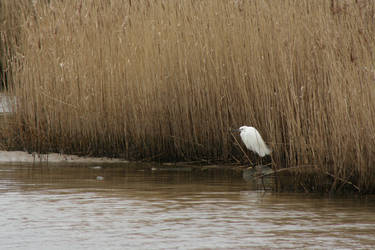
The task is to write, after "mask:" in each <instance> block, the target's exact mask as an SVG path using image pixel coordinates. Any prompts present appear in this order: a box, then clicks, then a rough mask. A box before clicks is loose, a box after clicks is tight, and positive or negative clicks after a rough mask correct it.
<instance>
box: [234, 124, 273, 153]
mask: <svg viewBox="0 0 375 250" xmlns="http://www.w3.org/2000/svg"><path fill="white" fill-rule="evenodd" d="M234 131H238V132H240V136H241V139H242V141H243V143H244V144H245V146H246V147H247V148H248V149H249V150H251V151H253V152H255V153H257V154H258V155H259V156H260V157H264V156H266V155H269V154H271V152H272V151H271V150H270V149H269V148H268V147H267V145H266V143H265V142H264V141H263V139H262V136H260V134H259V132H258V130H256V128H254V127H248V126H242V127H240V128H239V129H235V130H234Z"/></svg>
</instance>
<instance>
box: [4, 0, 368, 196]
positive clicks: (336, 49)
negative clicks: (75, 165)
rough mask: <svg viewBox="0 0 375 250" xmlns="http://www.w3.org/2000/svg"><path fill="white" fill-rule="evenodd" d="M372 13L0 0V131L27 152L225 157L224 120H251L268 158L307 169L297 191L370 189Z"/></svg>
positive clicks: (238, 0)
mask: <svg viewBox="0 0 375 250" xmlns="http://www.w3.org/2000/svg"><path fill="white" fill-rule="evenodd" d="M374 10H375V3H374V2H373V1H371V0H357V1H354V0H345V1H334V0H331V1H328V0H316V1H310V0H286V1H271V0H262V1H260V0H254V1H245V0H233V1H219V0H212V1H194V0H187V1H172V0H171V1H169V0H167V1H156V0H155V1H152V0H150V1H146V0H144V1H131V0H126V1H125V0H124V1H120V0H109V1H99V0H94V1H76V0H66V1H53V0H52V1H21V0H4V1H2V3H1V12H2V13H1V16H2V17H4V18H5V20H6V22H4V21H3V20H2V24H1V25H2V26H1V39H2V44H3V48H2V50H3V52H4V53H3V54H6V55H7V57H6V60H4V65H5V66H4V68H6V69H8V70H9V72H8V75H9V76H11V79H12V82H11V84H12V89H11V94H13V95H15V96H16V98H17V102H16V113H15V114H14V119H15V120H14V121H13V122H12V123H9V124H11V125H10V126H9V127H8V128H7V130H3V131H6V132H5V133H4V132H3V135H2V137H4V138H6V140H7V143H8V144H9V145H12V146H16V147H19V148H25V149H28V150H36V151H38V152H47V151H55V152H61V151H64V152H66V153H79V154H89V155H107V156H116V157H124V158H127V159H159V160H197V159H208V160H218V161H227V162H229V161H231V160H232V159H241V160H242V161H245V160H246V157H245V156H243V154H242V152H241V150H240V149H239V148H238V145H236V144H235V142H234V140H233V138H232V136H231V134H230V132H229V129H230V128H237V127H239V126H242V125H251V126H254V127H256V128H257V129H258V130H259V131H260V132H261V134H262V136H263V137H264V139H265V141H266V142H267V143H268V145H269V146H270V147H271V148H272V149H273V153H272V159H273V162H274V163H275V168H277V169H280V168H284V167H288V166H291V167H295V166H302V165H314V166H316V167H315V170H316V171H315V172H314V174H313V175H311V174H309V173H306V171H304V170H303V167H301V168H300V171H297V173H296V174H295V175H294V176H295V177H294V178H295V183H296V188H302V187H303V188H304V189H307V190H309V191H330V190H331V191H332V190H333V191H335V190H340V189H345V188H346V184H345V181H346V182H350V183H354V184H355V185H356V186H357V187H358V188H360V190H361V191H362V192H375V181H374V180H375V159H374V155H375V126H374V125H375V122H374V121H375V56H374V53H375V51H374V48H375V22H374ZM253 161H256V158H253ZM326 173H328V174H329V175H330V176H328V175H327V174H326ZM327 180H328V182H329V185H326V184H324V183H326V182H327ZM340 180H345V181H340Z"/></svg>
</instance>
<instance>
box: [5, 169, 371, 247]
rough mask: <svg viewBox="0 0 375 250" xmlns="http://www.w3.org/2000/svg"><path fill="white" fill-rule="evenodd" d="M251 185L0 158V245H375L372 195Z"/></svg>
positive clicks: (206, 176)
mask: <svg viewBox="0 0 375 250" xmlns="http://www.w3.org/2000/svg"><path fill="white" fill-rule="evenodd" d="M256 188H257V187H256V186H254V185H253V184H252V183H249V182H246V181H245V180H243V179H242V176H241V175H240V174H238V173H237V172H233V171H229V170H222V171H218V170H207V171H198V170H195V169H191V168H178V169H177V170H174V169H173V168H172V167H169V168H167V169H165V170H163V169H160V168H159V167H158V166H155V165H134V164H125V165H113V164H112V165H100V166H95V165H48V166H47V165H43V166H40V165H34V166H32V165H20V164H12V165H9V164H8V165H0V209H1V216H0V242H1V246H0V248H1V249H176V248H180V249H219V248H223V249H228V248H231V249H248V248H282V249H287V248H349V249H350V248H355V249H360V248H363V249H371V248H374V247H375V198H373V197H366V198H358V197H351V198H324V197H321V196H316V195H306V194H276V193H272V192H264V191H262V190H257V189H256Z"/></svg>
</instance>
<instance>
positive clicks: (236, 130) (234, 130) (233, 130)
mask: <svg viewBox="0 0 375 250" xmlns="http://www.w3.org/2000/svg"><path fill="white" fill-rule="evenodd" d="M232 132H240V130H239V129H238V128H236V129H232Z"/></svg>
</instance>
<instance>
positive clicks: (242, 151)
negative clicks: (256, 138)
mask: <svg viewBox="0 0 375 250" xmlns="http://www.w3.org/2000/svg"><path fill="white" fill-rule="evenodd" d="M230 134H231V135H232V136H233V138H234V140H235V141H236V142H237V144H238V146H239V147H240V149H241V151H242V153H243V154H244V155H245V156H246V158H247V159H248V160H249V162H250V164H251V165H254V164H253V162H252V161H251V160H250V158H249V156H247V154H246V153H245V151H244V150H243V148H242V147H241V144H240V143H239V142H238V140H237V138H236V137H235V136H234V135H233V133H232V132H230Z"/></svg>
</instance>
